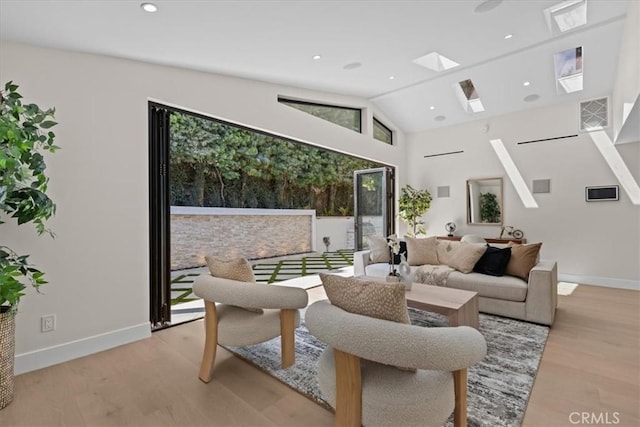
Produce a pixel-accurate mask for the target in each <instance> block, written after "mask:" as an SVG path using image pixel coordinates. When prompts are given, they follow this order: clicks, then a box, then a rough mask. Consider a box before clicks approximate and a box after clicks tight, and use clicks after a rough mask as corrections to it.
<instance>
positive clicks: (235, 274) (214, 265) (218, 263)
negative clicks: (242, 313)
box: [204, 256, 264, 313]
mask: <svg viewBox="0 0 640 427" xmlns="http://www.w3.org/2000/svg"><path fill="white" fill-rule="evenodd" d="M204 259H205V260H206V261H207V266H208V267H209V272H210V273H211V275H212V276H213V277H221V278H223V279H230V280H237V281H239V282H250V283H255V282H256V277H255V275H254V274H253V268H251V264H249V261H247V260H246V259H245V258H234V259H228V260H227V259H220V258H215V257H211V256H205V257H204ZM242 308H244V309H245V310H248V311H253V312H254V313H263V312H264V311H263V310H262V309H261V308H251V307H242Z"/></svg>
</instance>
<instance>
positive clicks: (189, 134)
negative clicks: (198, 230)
mask: <svg viewBox="0 0 640 427" xmlns="http://www.w3.org/2000/svg"><path fill="white" fill-rule="evenodd" d="M170 150H171V151H170V160H171V164H170V169H169V173H170V182H171V204H172V205H174V206H211V207H234V208H235V207H239V208H290V209H316V211H317V212H318V214H320V215H339V214H343V213H345V212H346V213H348V214H349V215H352V214H353V171H354V170H358V169H369V168H372V167H376V166H377V165H375V164H374V163H372V162H368V161H365V160H361V159H356V158H354V157H350V156H346V155H344V154H339V153H334V152H330V151H327V150H322V149H319V148H316V147H311V146H307V145H304V144H300V143H294V142H291V141H288V140H285V139H282V138H277V137H274V136H270V135H265V134H261V133H258V132H254V131H250V130H247V129H243V128H239V127H236V126H232V125H229V124H224V123H218V122H215V121H213V120H208V119H204V118H199V117H195V116H192V115H190V114H180V113H174V114H172V115H171V136H170Z"/></svg>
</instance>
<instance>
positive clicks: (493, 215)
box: [467, 178, 504, 225]
mask: <svg viewBox="0 0 640 427" xmlns="http://www.w3.org/2000/svg"><path fill="white" fill-rule="evenodd" d="M503 216H504V207H503V205H502V178H483V179H468V180H467V224H472V225H473V224H476V225H502V218H503Z"/></svg>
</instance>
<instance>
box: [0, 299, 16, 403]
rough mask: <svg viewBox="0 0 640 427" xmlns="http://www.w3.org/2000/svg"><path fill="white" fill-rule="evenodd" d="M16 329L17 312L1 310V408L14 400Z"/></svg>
mask: <svg viewBox="0 0 640 427" xmlns="http://www.w3.org/2000/svg"><path fill="white" fill-rule="evenodd" d="M15 331H16V322H15V312H13V311H5V312H0V409H2V408H4V407H5V406H7V405H8V404H9V403H11V401H12V400H13V387H14V375H13V358H14V355H15V341H16V340H15V338H16V334H15Z"/></svg>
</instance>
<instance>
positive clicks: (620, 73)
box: [611, 1, 640, 142]
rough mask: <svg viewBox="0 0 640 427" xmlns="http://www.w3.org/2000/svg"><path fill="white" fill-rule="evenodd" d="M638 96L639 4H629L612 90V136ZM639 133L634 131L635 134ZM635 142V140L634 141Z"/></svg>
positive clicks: (620, 125) (639, 66)
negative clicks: (625, 111)
mask: <svg viewBox="0 0 640 427" xmlns="http://www.w3.org/2000/svg"><path fill="white" fill-rule="evenodd" d="M638 96H640V2H637V1H632V2H629V10H628V12H627V17H626V18H625V23H624V34H623V36H622V41H621V43H620V54H619V58H618V64H617V69H616V83H615V85H614V88H613V95H612V102H611V110H612V111H611V114H612V120H613V129H614V131H615V132H614V134H615V135H616V136H617V135H618V132H620V128H621V127H622V124H623V120H624V119H625V116H624V114H623V113H624V110H625V108H626V109H630V108H631V105H633V103H634V102H635V101H636V100H637V99H638ZM638 133H640V131H638V130H637V129H636V134H638ZM636 142H637V140H636Z"/></svg>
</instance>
